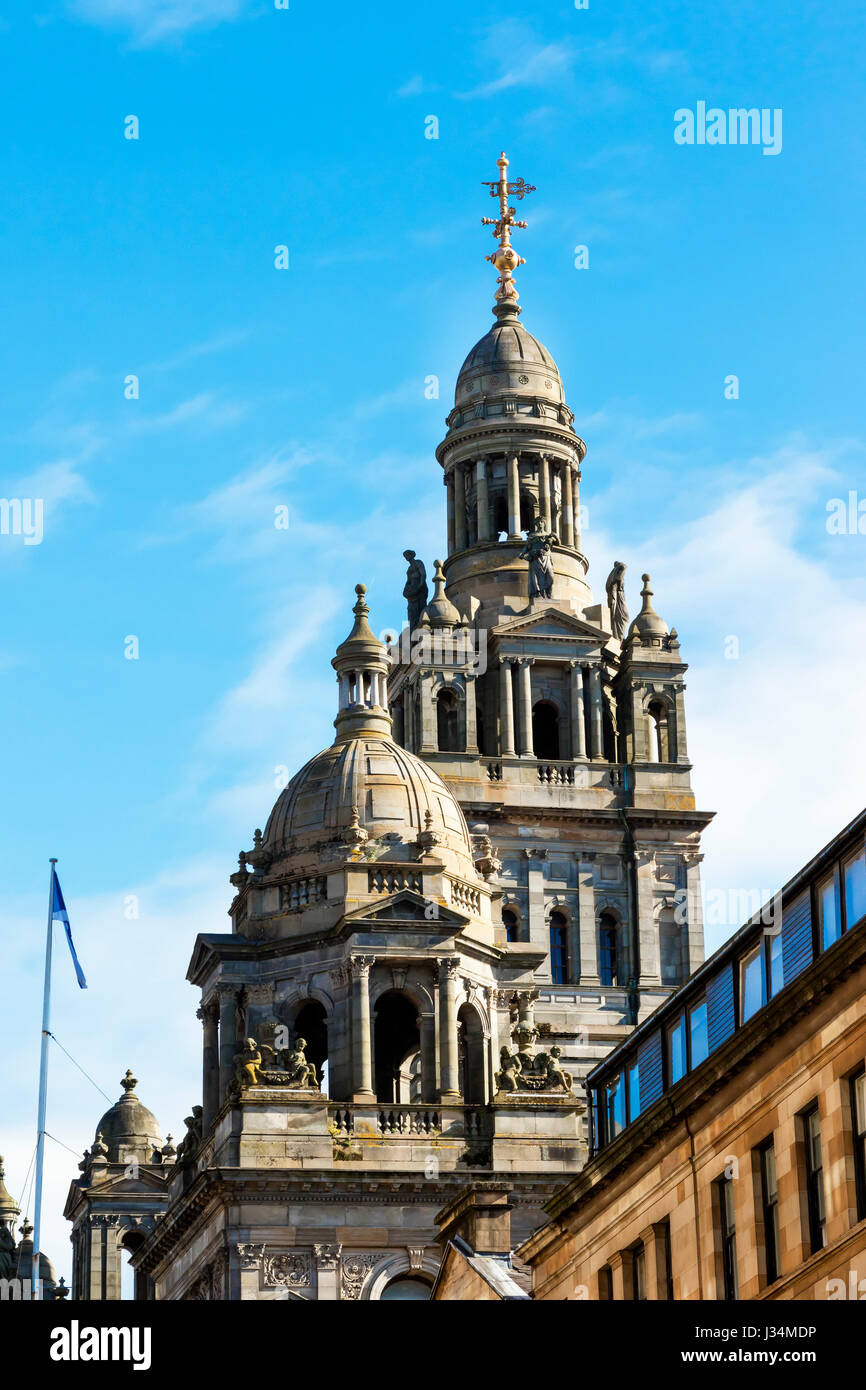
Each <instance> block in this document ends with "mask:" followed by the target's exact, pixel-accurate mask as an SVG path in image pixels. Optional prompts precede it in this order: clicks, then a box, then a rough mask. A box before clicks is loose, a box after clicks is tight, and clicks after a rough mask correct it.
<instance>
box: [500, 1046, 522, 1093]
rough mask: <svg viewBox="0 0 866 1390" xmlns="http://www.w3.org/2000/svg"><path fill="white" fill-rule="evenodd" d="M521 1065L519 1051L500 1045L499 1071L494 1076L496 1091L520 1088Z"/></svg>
mask: <svg viewBox="0 0 866 1390" xmlns="http://www.w3.org/2000/svg"><path fill="white" fill-rule="evenodd" d="M522 1066H523V1063H522V1062H521V1060H520V1054H519V1053H517V1052H511V1051H510V1050H509V1049H508V1048H507V1047H501V1048H500V1049H499V1071H498V1072H497V1073H496V1076H495V1077H494V1081H495V1082H496V1089H497V1091H518V1090H520V1072H521V1068H522Z"/></svg>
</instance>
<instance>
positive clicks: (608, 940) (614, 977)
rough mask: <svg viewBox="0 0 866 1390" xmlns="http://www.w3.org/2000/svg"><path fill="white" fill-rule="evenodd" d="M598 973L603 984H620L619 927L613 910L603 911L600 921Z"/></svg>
mask: <svg viewBox="0 0 866 1390" xmlns="http://www.w3.org/2000/svg"><path fill="white" fill-rule="evenodd" d="M598 973H599V977H600V979H601V983H602V984H603V985H618V984H619V982H620V981H619V973H620V964H619V928H618V925H617V920H616V918H615V917H614V915H613V913H612V912H603V913H602V914H601V917H600V918H599V923H598Z"/></svg>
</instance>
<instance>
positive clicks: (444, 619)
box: [424, 560, 460, 627]
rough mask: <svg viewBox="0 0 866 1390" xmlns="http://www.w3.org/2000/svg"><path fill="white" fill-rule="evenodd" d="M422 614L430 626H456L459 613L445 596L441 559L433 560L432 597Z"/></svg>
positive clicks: (458, 620)
mask: <svg viewBox="0 0 866 1390" xmlns="http://www.w3.org/2000/svg"><path fill="white" fill-rule="evenodd" d="M424 615H425V616H426V618H427V619H428V621H429V623H430V626H431V627H456V626H457V625H458V624H459V622H460V614H459V613H458V611H457V609H456V608H455V607H454V604H453V603H452V602H451V600H450V599H449V598H446V597H445V571H444V569H443V568H442V561H441V560H434V562H433V597H432V598H431V600H430V602H429V603H428V604H427V607H426V608H425V609H424Z"/></svg>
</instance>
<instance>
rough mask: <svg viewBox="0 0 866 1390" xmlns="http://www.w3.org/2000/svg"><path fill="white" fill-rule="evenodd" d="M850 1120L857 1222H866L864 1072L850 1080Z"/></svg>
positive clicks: (865, 1092) (865, 1103)
mask: <svg viewBox="0 0 866 1390" xmlns="http://www.w3.org/2000/svg"><path fill="white" fill-rule="evenodd" d="M851 1119H852V1121H853V1126H852V1127H853V1130H854V1172H855V1174H856V1179H857V1220H858V1221H866V1071H861V1072H860V1074H859V1076H855V1077H852V1079H851Z"/></svg>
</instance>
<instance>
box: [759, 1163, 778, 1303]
mask: <svg viewBox="0 0 866 1390" xmlns="http://www.w3.org/2000/svg"><path fill="white" fill-rule="evenodd" d="M759 1155H760V1162H761V1206H762V1208H763V1217H764V1251H765V1254H766V1260H767V1283H768V1284H774V1283H775V1282H776V1280H777V1279H778V1277H779V1193H778V1188H777V1186H776V1147H775V1145H774V1143H773V1141H772V1139H768V1140H767V1142H766V1144H762V1146H761V1148H760V1150H759Z"/></svg>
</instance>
